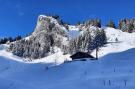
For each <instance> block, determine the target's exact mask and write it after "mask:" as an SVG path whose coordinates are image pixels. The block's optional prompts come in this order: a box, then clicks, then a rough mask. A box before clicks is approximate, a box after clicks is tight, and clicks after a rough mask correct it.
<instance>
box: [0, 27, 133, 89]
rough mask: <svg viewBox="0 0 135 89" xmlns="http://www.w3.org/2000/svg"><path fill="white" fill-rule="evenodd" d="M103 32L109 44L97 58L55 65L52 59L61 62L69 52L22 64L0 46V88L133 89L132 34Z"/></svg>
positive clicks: (110, 30) (111, 29)
mask: <svg viewBox="0 0 135 89" xmlns="http://www.w3.org/2000/svg"><path fill="white" fill-rule="evenodd" d="M106 32H107V37H108V41H109V44H107V45H106V46H105V47H102V48H101V49H100V51H99V55H100V59H99V60H95V61H90V60H89V61H78V62H70V63H64V64H61V65H58V66H54V65H52V64H51V62H53V61H54V60H53V58H55V59H56V58H58V59H57V60H58V62H60V63H61V60H62V61H63V60H64V59H66V58H68V57H69V55H66V56H63V57H61V55H60V54H61V53H58V54H55V55H52V56H53V57H52V56H50V57H48V58H44V61H45V60H49V58H50V59H51V60H52V61H51V62H48V61H47V62H48V63H46V62H44V61H43V60H42V61H39V60H38V61H35V62H32V63H25V62H23V61H21V60H22V59H20V58H17V57H15V56H13V55H12V54H10V53H7V52H6V51H5V48H4V47H5V46H0V89H135V85H134V82H135V68H134V67H135V65H134V63H135V56H134V54H135V33H133V34H128V33H124V32H121V31H119V30H116V29H113V28H107V29H106ZM117 37H118V41H117V42H116V41H115V40H116V38H117ZM94 53H95V52H93V55H94ZM19 60H20V61H19Z"/></svg>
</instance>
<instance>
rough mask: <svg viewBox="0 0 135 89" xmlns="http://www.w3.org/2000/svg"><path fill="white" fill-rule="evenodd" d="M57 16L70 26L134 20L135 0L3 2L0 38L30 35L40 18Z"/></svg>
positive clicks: (0, 14) (29, 0) (11, 0)
mask: <svg viewBox="0 0 135 89" xmlns="http://www.w3.org/2000/svg"><path fill="white" fill-rule="evenodd" d="M49 13H50V14H58V15H60V16H61V18H62V19H63V20H64V21H66V22H69V23H71V24H75V23H76V22H78V21H83V20H86V19H89V18H96V17H98V18H100V19H101V20H102V23H103V24H104V25H105V24H106V22H107V21H108V20H109V19H113V20H115V22H116V23H118V22H117V21H118V19H120V18H124V17H128V18H132V17H135V0H0V37H5V36H15V35H18V34H20V35H23V36H24V35H25V34H28V33H31V32H32V31H33V30H34V28H35V25H36V20H37V17H38V15H40V14H49Z"/></svg>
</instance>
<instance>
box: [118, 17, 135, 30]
mask: <svg viewBox="0 0 135 89" xmlns="http://www.w3.org/2000/svg"><path fill="white" fill-rule="evenodd" d="M119 29H121V30H122V31H125V32H129V33H131V32H133V31H134V30H135V19H122V20H120V21H119Z"/></svg>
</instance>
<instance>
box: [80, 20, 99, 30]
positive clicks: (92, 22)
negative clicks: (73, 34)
mask: <svg viewBox="0 0 135 89" xmlns="http://www.w3.org/2000/svg"><path fill="white" fill-rule="evenodd" d="M78 24H80V22H79V23H78ZM83 24H84V25H85V26H95V27H99V28H101V20H100V19H90V20H88V21H86V22H84V23H83Z"/></svg>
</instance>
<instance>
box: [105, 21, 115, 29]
mask: <svg viewBox="0 0 135 89" xmlns="http://www.w3.org/2000/svg"><path fill="white" fill-rule="evenodd" d="M107 27H112V28H116V26H115V23H114V21H113V20H110V21H109V22H108V23H107Z"/></svg>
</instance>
